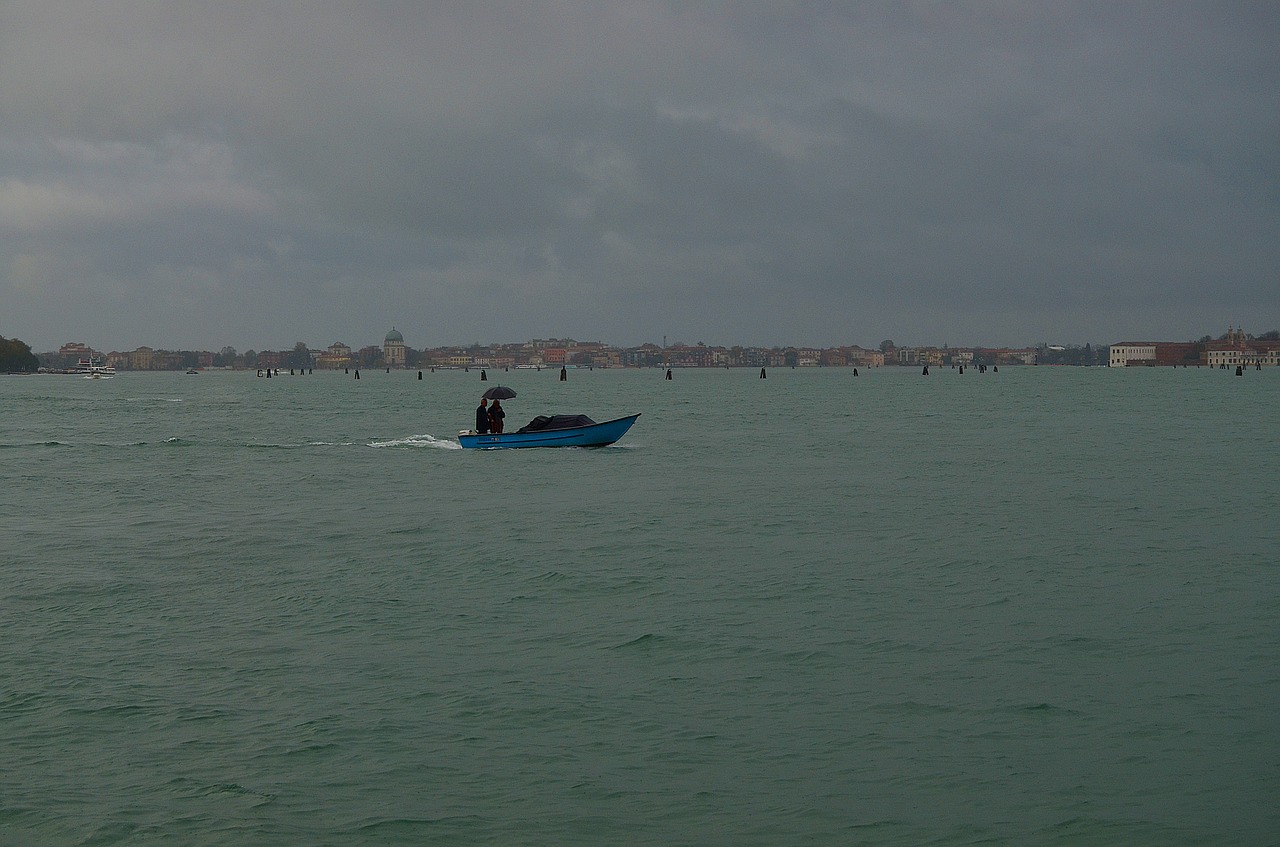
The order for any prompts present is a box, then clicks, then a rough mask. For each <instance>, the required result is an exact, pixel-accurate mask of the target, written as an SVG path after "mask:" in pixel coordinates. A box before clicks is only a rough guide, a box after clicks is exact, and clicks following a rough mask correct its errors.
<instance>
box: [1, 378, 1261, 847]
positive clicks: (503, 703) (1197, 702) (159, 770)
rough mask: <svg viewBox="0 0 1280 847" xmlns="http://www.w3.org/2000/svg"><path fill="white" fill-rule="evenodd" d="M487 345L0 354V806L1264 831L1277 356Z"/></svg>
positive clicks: (344, 834) (1020, 829)
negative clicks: (311, 368) (423, 361)
mask: <svg viewBox="0 0 1280 847" xmlns="http://www.w3.org/2000/svg"><path fill="white" fill-rule="evenodd" d="M491 376H494V377H497V378H500V380H501V381H502V382H503V383H505V384H510V385H512V386H513V387H514V388H516V390H517V391H519V392H520V397H519V398H518V399H516V400H513V401H510V402H509V403H507V404H506V405H507V408H508V424H509V425H510V424H513V423H514V424H516V425H518V424H519V423H521V422H523V421H524V420H526V419H527V418H531V417H533V416H534V415H536V414H541V413H550V412H564V413H577V412H582V413H586V414H590V415H591V416H593V417H595V418H596V419H597V420H605V419H608V418H612V417H616V416H620V415H623V414H628V413H632V412H637V411H638V412H642V413H643V416H642V417H641V418H640V420H639V422H638V423H637V425H636V426H635V428H634V429H633V430H632V431H631V433H630V434H628V435H627V436H626V438H625V439H624V440H623V441H622V442H620V443H619V444H618V445H616V446H614V447H611V448H605V449H600V450H545V451H533V450H526V451H489V452H482V451H463V450H461V449H458V446H457V443H456V439H454V438H453V435H454V433H456V432H457V430H458V429H460V428H463V427H466V426H468V425H469V423H470V420H471V417H472V409H473V408H474V406H475V403H476V397H477V395H478V393H479V391H480V390H481V389H483V388H486V387H489V386H492V385H494V384H496V382H497V381H498V379H494V380H492V381H490V382H488V383H481V382H479V381H478V374H476V373H475V372H472V373H469V374H468V373H464V372H441V373H437V374H430V373H429V374H427V375H426V377H425V378H424V379H423V380H421V381H419V380H417V379H416V373H413V372H407V373H392V374H385V373H383V372H380V371H366V372H363V373H362V378H361V379H360V380H358V381H357V380H354V379H352V378H351V377H350V376H346V375H343V374H341V373H333V374H318V373H317V374H315V375H310V376H305V377H302V376H299V377H289V376H283V377H280V378H276V379H271V380H266V379H258V378H255V377H254V375H253V374H252V373H248V374H246V373H205V374H202V375H200V376H186V375H182V374H121V375H120V376H118V377H116V378H115V379H111V380H97V381H94V380H84V379H80V378H76V377H11V378H0V404H2V405H0V507H2V508H3V517H2V518H0V573H2V574H3V586H4V588H3V593H2V594H0V597H2V604H0V843H3V844H6V845H8V844H15V845H60V844H86V845H88V844H93V845H108V844H128V845H135V844H143V845H146V844H189V845H247V844H254V845H299V844H307V845H326V844H335V845H336V844H449V845H470V844H476V845H480V844H484V845H494V844H502V845H523V844H527V845H552V844H556V845H567V844H582V845H600V844H627V845H650V844H651V845H680V844H688V845H779V844H821V845H827V844H830V845H845V844H867V845H880V844H886V845H889V844H892V845H919V844H936V845H952V844H979V843H982V844H1011V845H1014V844H1016V845H1026V844H1098V845H1112V844H1125V845H1144V844H1150V845H1170V844H1204V845H1232V844H1239V845H1260V844H1275V843H1277V842H1280V811H1277V810H1278V809H1280V803H1278V802H1277V798H1280V730H1278V727H1280V708H1278V707H1280V579H1278V574H1277V562H1276V553H1277V550H1280V530H1277V527H1278V526H1280V520H1277V512H1278V511H1280V496H1278V495H1277V480H1280V425H1278V423H1277V422H1278V421H1280V415H1278V412H1280V399H1278V398H1280V370H1275V369H1273V370H1271V371H1264V372H1261V373H1259V372H1253V371H1251V372H1248V373H1247V374H1246V375H1245V376H1244V377H1240V378H1237V377H1235V376H1234V374H1233V373H1229V372H1224V371H1211V370H1176V371H1175V370H1169V369H1160V370H1150V369H1140V370H1108V369H1096V368H1095V369H1049V368H1032V367H1024V368H1014V367H1008V368H1005V369H1002V370H1001V371H1000V372H999V373H994V374H991V373H988V374H978V373H975V372H974V371H972V370H971V371H969V372H968V373H965V374H963V375H959V374H957V373H956V372H955V371H951V370H946V369H934V372H933V374H932V375H931V376H930V377H928V378H923V377H921V376H920V375H919V374H918V372H916V371H914V370H907V369H902V370H895V369H884V370H878V371H866V370H864V371H862V376H861V377H857V378H855V377H853V376H852V372H851V371H849V370H845V369H839V370H836V369H832V370H808V371H806V370H794V371H793V370H771V371H770V372H769V378H768V379H767V380H760V379H758V373H757V372H754V371H746V370H734V371H677V372H676V374H675V379H673V380H671V381H666V380H662V379H661V378H660V377H661V372H660V371H656V370H649V371H616V370H615V371H594V372H588V371H578V372H574V373H571V375H570V378H569V381H568V382H566V383H559V382H557V381H556V379H555V377H556V373H555V372H552V371H546V372H541V373H539V372H512V373H509V374H506V373H504V374H493V375H491ZM509 428H512V427H510V426H509Z"/></svg>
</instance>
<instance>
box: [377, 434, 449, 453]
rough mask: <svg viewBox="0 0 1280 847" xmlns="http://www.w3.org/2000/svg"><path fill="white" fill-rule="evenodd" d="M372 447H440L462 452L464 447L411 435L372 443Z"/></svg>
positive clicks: (427, 437)
mask: <svg viewBox="0 0 1280 847" xmlns="http://www.w3.org/2000/svg"><path fill="white" fill-rule="evenodd" d="M369 446H370V447H439V448H440V449H442V450H461V449H462V445H461V444H459V443H458V442H456V441H445V440H443V439H439V438H436V437H435V436H434V435H410V436H406V437H405V438H393V439H391V440H390V441H370V442H369Z"/></svg>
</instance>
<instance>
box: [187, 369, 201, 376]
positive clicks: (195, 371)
mask: <svg viewBox="0 0 1280 847" xmlns="http://www.w3.org/2000/svg"><path fill="white" fill-rule="evenodd" d="M187 373H188V374H195V375H197V376H199V375H200V371H198V370H196V369H195V368H191V369H190V370H189V371H187Z"/></svg>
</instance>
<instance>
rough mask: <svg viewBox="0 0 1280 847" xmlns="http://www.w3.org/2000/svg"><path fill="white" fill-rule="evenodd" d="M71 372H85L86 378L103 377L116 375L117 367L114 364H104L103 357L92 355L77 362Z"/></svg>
mask: <svg viewBox="0 0 1280 847" xmlns="http://www.w3.org/2000/svg"><path fill="white" fill-rule="evenodd" d="M71 372H72V373H73V374H84V378H85V379H102V378H104V377H112V376H115V375H116V369H115V368H114V367H113V366H111V365H107V364H103V361H102V360H101V359H95V358H93V357H92V356H90V357H89V358H87V359H81V360H80V361H79V362H77V363H76V366H75V367H74V368H72V369H71Z"/></svg>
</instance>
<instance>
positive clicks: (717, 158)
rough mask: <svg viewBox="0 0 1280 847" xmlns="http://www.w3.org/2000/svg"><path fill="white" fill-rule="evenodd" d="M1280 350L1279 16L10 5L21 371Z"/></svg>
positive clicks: (899, 5) (639, 3) (8, 88)
mask: <svg viewBox="0 0 1280 847" xmlns="http://www.w3.org/2000/svg"><path fill="white" fill-rule="evenodd" d="M1229 323H1234V324H1237V325H1238V324H1240V323H1243V324H1244V326H1245V329H1246V330H1248V331H1251V332H1255V333H1261V332H1264V331H1266V330H1270V329H1274V328H1277V327H1280V4H1277V3H1274V2H1259V3H1237V2H1204V3H1177V2H1151V3H1131V2H1120V3H1116V2H1097V3H1074V2H1063V1H1062V0H1053V2H1048V0H1046V2H1039V3H1035V2H999V1H998V0H997V1H996V2H936V3H925V2H907V1H906V0H903V1H902V2H885V3H868V2H841V3H822V2H804V3H785V2H780V0H776V1H775V2H760V3H754V2H733V3H729V2H726V3H695V2H669V3H667V2H647V0H620V2H574V0H563V2H543V1H542V0H518V2H512V3H496V2H482V0H462V1H461V2H421V1H418V2H349V3H327V2H312V1H311V0H308V2H294V3H285V2H263V0H252V2H243V3H235V2H181V0H166V1H165V2H121V1H120V0H100V2H81V3H63V2H56V0H34V1H33V2H26V0H4V2H0V335H4V336H6V337H18V338H20V339H22V340H24V341H26V342H28V343H29V344H31V345H32V347H33V348H35V349H36V350H37V351H38V352H39V351H43V350H49V349H56V347H58V346H59V345H61V344H62V343H64V342H67V341H83V342H85V343H88V344H90V345H92V346H94V347H96V348H98V349H101V350H104V351H109V350H129V349H133V348H134V347H137V346H139V345H143V344H146V345H150V346H152V347H162V348H171V349H176V348H188V349H190V348H194V349H215V350H216V349H219V348H221V347H222V346H224V345H231V346H234V347H236V348H237V349H239V350H244V349H247V348H254V349H279V348H288V347H292V346H293V344H294V342H296V341H305V342H307V343H308V344H310V345H311V346H313V347H323V346H327V345H329V344H331V343H333V342H334V341H342V342H344V343H346V344H350V345H352V346H355V347H360V346H364V345H366V344H380V343H381V341H382V338H383V336H384V335H385V334H386V332H387V330H388V329H390V328H391V327H392V326H393V325H394V326H395V327H396V328H398V329H399V330H400V331H401V332H402V333H403V334H404V337H405V340H406V343H408V344H409V345H410V346H412V347H419V348H421V347H428V346H435V345H440V344H455V343H457V344H466V343H471V342H474V341H480V342H486V343H488V342H499V341H523V340H527V339H529V338H543V337H553V336H554V337H565V336H570V337H574V338H577V339H579V340H602V341H607V342H613V343H617V344H626V345H630V344H639V343H643V342H646V341H654V342H658V343H661V341H662V339H663V336H666V337H667V339H668V341H670V342H671V343H674V342H676V341H683V342H686V343H695V342H698V341H705V342H706V343H708V344H753V345H773V344H804V345H836V344H862V345H864V346H875V345H876V344H878V343H879V342H880V341H881V340H882V339H886V338H889V339H893V340H895V341H897V342H898V343H899V344H925V343H937V344H942V343H948V344H951V345H953V346H960V345H1006V344H1007V345H1019V346H1020V345H1024V344H1034V343H1037V342H1041V341H1044V342H1048V343H1084V342H1086V341H1093V342H1095V343H1098V342H1101V343H1107V342H1113V341H1120V340H1130V339H1133V340H1137V339H1168V340H1185V339H1188V338H1192V337H1198V336H1199V335H1201V334H1203V333H1213V334H1215V335H1217V334H1219V333H1221V332H1224V331H1225V330H1226V329H1227V325H1228V324H1229Z"/></svg>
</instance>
